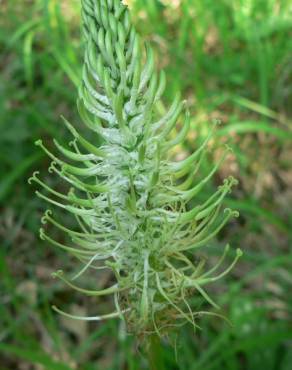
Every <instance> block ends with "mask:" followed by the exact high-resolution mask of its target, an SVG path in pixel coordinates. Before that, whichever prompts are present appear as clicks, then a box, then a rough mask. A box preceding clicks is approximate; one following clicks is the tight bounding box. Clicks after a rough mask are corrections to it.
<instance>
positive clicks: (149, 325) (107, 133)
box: [31, 0, 241, 335]
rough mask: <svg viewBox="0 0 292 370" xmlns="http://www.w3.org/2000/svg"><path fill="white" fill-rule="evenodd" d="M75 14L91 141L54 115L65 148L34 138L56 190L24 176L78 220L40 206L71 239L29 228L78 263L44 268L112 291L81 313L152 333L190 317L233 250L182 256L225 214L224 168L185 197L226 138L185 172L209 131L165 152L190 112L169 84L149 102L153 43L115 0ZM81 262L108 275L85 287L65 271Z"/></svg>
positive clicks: (154, 82)
mask: <svg viewBox="0 0 292 370" xmlns="http://www.w3.org/2000/svg"><path fill="white" fill-rule="evenodd" d="M82 19H83V30H84V36H85V41H86V48H85V58H84V65H83V73H82V83H81V85H80V88H79V98H78V110H79V113H80V116H81V118H82V120H83V122H84V124H85V125H86V126H87V128H88V130H89V131H90V132H91V133H92V134H91V135H90V137H91V141H89V140H87V139H85V138H84V137H83V136H82V135H80V134H79V133H78V132H77V130H76V129H75V128H74V127H73V126H72V125H71V124H70V123H69V122H68V121H67V120H66V119H64V123H65V125H66V126H67V128H68V130H69V131H70V133H71V134H72V136H73V141H72V142H70V145H69V146H67V147H65V146H63V145H62V144H60V143H59V142H58V141H56V140H54V144H55V146H56V150H57V151H58V152H59V153H60V157H58V156H57V155H55V154H53V153H52V152H50V151H49V150H48V149H47V148H46V147H45V146H44V145H43V143H42V141H38V142H37V143H36V144H37V145H39V146H40V147H41V148H42V149H43V150H44V151H45V152H46V153H47V155H48V156H49V157H50V158H51V159H52V163H51V166H50V168H49V171H50V172H51V173H54V174H56V175H58V176H59V177H60V178H62V179H63V180H64V181H65V182H66V183H68V184H69V185H70V187H71V188H70V190H69V192H68V194H62V193H59V192H57V191H55V190H53V189H51V188H50V187H49V186H48V185H46V184H45V183H44V182H43V181H41V180H40V179H39V178H38V173H35V174H34V175H33V177H32V178H31V181H35V182H36V183H37V184H38V185H39V186H41V187H42V188H43V189H44V190H45V192H46V194H44V193H41V192H37V195H38V196H40V197H41V198H43V199H44V200H46V201H47V202H49V203H51V204H52V205H55V206H58V207H61V208H62V209H64V210H65V211H67V212H69V213H71V214H72V215H73V216H75V218H76V219H77V221H78V225H79V230H78V231H76V230H70V229H68V228H67V227H66V226H64V225H62V224H61V223H60V222H58V221H57V220H55V219H54V218H53V215H52V213H51V212H46V214H45V215H44V217H43V219H42V222H43V224H46V223H51V224H53V225H54V226H55V227H57V228H58V229H60V230H62V231H63V232H64V233H66V234H68V235H69V236H70V238H71V240H72V245H70V246H67V245H64V244H61V243H59V242H57V241H56V240H53V239H52V238H51V237H50V236H48V235H47V234H46V232H45V230H44V229H41V232H40V235H41V238H42V239H44V240H47V241H49V242H50V243H52V244H54V245H55V246H56V247H58V248H61V249H63V250H65V251H66V252H68V253H71V254H72V255H74V256H75V257H77V258H78V260H79V261H80V262H81V263H82V268H81V270H80V272H79V273H78V274H77V275H75V276H74V277H73V279H71V280H70V279H69V278H66V277H65V276H64V274H63V273H62V272H61V271H58V272H56V273H55V275H54V277H56V278H60V279H61V280H63V281H64V282H65V283H66V284H68V285H69V286H71V287H73V288H75V289H77V290H78V291H80V292H82V293H84V294H87V295H90V296H105V295H112V296H113V302H114V305H115V311H114V312H112V313H110V314H108V315H104V316H96V317H86V318H84V319H87V320H101V319H108V318H112V317H120V318H122V319H123V320H125V322H126V325H127V329H128V331H129V332H131V333H135V334H138V335H146V334H147V333H152V332H154V331H155V332H157V333H158V334H159V335H163V334H164V333H165V331H167V330H168V328H169V327H170V326H172V325H174V324H175V325H181V324H183V323H186V322H189V323H191V324H192V325H194V326H196V322H195V319H196V307H191V305H190V303H189V298H190V297H192V296H193V295H201V296H202V297H203V298H204V299H206V300H207V301H208V303H210V304H211V305H213V306H215V307H217V305H216V303H215V302H214V301H213V300H212V299H211V298H210V297H209V295H208V294H207V293H206V291H205V285H206V284H207V283H210V282H213V281H216V280H217V279H219V278H220V277H222V276H223V275H224V274H226V273H227V272H228V271H229V270H230V269H231V268H232V267H233V265H234V264H235V262H236V261H237V259H238V258H239V257H240V255H241V251H240V250H238V251H237V255H236V258H235V260H234V262H233V263H232V264H231V266H230V267H229V268H228V269H227V270H225V271H224V272H222V273H219V274H216V271H217V269H218V268H219V267H220V265H221V263H222V261H223V259H224V257H225V255H226V254H227V252H228V248H229V247H228V246H227V247H226V248H225V251H224V253H223V255H222V258H221V259H220V260H219V261H218V263H217V265H215V266H214V267H213V268H212V269H211V270H209V271H205V270H204V268H203V264H202V263H201V262H200V261H198V259H194V258H193V257H192V256H193V255H194V254H195V253H196V252H197V251H198V250H199V249H201V248H203V247H204V246H206V245H207V244H208V242H209V241H210V240H211V239H212V238H213V237H214V236H215V235H216V234H217V233H218V232H219V231H220V230H221V228H222V227H223V226H224V225H225V224H226V223H227V222H228V220H229V219H230V218H231V217H236V216H237V212H235V211H232V210H230V209H226V210H224V212H222V209H221V208H222V201H223V199H224V197H225V196H226V195H227V194H228V193H229V192H230V190H231V188H232V186H234V185H235V184H236V180H235V179H234V178H232V177H230V178H228V179H226V180H224V182H223V184H222V185H221V186H220V187H219V188H218V190H217V191H216V192H215V193H214V194H212V196H211V197H209V198H208V199H206V200H205V201H204V202H199V201H198V200H197V198H198V197H197V196H198V194H199V193H200V192H202V191H203V189H204V186H205V185H206V184H207V183H208V181H209V180H210V179H211V177H212V176H213V175H214V173H215V172H216V171H217V169H218V167H219V166H220V164H221V163H222V161H223V160H224V158H225V155H226V153H227V152H228V148H227V149H226V152H225V154H224V155H223V156H222V158H221V159H220V160H219V162H218V163H216V164H214V167H213V168H212V170H211V171H210V173H209V174H208V175H207V176H206V177H205V178H203V179H200V180H198V179H197V171H198V168H199V166H200V164H201V162H202V159H203V158H204V155H205V154H206V151H207V145H208V142H209V140H210V138H211V136H212V132H211V130H210V134H209V136H208V137H207V138H206V140H205V141H204V142H203V143H202V144H201V146H200V147H199V148H198V149H197V150H196V151H195V152H194V153H193V154H191V155H190V156H189V157H187V158H185V159H183V160H181V161H177V162H176V161H172V160H171V159H169V157H170V155H169V153H171V151H172V149H173V148H174V147H175V146H176V145H179V144H181V143H183V141H184V139H185V138H186V136H187V134H188V132H189V129H190V114H189V112H188V111H187V109H186V106H185V102H182V101H181V100H180V98H179V95H178V96H177V97H176V98H175V99H174V101H173V103H172V104H171V106H170V107H169V109H168V110H167V112H166V113H165V114H162V115H161V114H160V113H159V112H160V111H159V109H158V108H157V107H158V105H157V104H158V102H159V100H160V99H161V96H162V94H163V92H164V89H165V86H166V79H165V74H164V72H163V71H162V72H160V73H157V72H156V70H155V67H154V64H155V63H154V55H153V51H152V49H151V47H150V46H149V45H144V44H143V43H142V42H141V40H140V38H139V36H138V34H137V33H136V31H135V29H134V27H133V26H132V23H131V20H130V15H129V11H128V9H127V7H126V6H125V5H123V4H122V2H121V1H120V0H82ZM178 123H179V125H178ZM178 127H180V129H179V128H178ZM174 133H175V134H174ZM190 203H192V204H196V206H195V207H193V208H191V207H190ZM194 261H195V262H194ZM91 268H94V269H101V268H110V269H111V270H112V272H113V277H114V278H115V279H116V283H114V284H113V285H112V286H110V287H107V288H105V289H102V290H93V291H91V290H87V289H85V288H81V287H79V286H77V285H75V283H73V282H72V281H73V280H76V279H78V278H79V277H80V276H81V275H82V274H83V273H84V272H85V271H87V270H88V269H91ZM95 271H96V270H95ZM56 310H58V311H59V312H62V311H60V310H59V309H57V308H56ZM67 315H68V314H67ZM69 316H70V315H69ZM77 318H78V317H77Z"/></svg>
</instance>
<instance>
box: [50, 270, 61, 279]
mask: <svg viewBox="0 0 292 370" xmlns="http://www.w3.org/2000/svg"><path fill="white" fill-rule="evenodd" d="M63 274H64V272H63V270H58V271H55V272H52V274H51V275H52V277H53V278H54V279H55V278H58V277H60V276H62V275H63Z"/></svg>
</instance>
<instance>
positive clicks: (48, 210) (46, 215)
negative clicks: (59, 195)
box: [41, 209, 53, 225]
mask: <svg viewBox="0 0 292 370" xmlns="http://www.w3.org/2000/svg"><path fill="white" fill-rule="evenodd" d="M52 214H53V212H52V211H51V210H50V209H47V210H46V212H45V213H44V215H43V217H42V218H41V223H42V224H43V225H46V223H47V221H48V217H49V216H52Z"/></svg>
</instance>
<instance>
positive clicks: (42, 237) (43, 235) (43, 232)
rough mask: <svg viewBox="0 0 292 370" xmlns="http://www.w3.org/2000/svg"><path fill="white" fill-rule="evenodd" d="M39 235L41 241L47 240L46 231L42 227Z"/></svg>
mask: <svg viewBox="0 0 292 370" xmlns="http://www.w3.org/2000/svg"><path fill="white" fill-rule="evenodd" d="M39 233H40V238H41V240H46V239H45V230H44V229H43V228H42V227H41V228H40V231H39Z"/></svg>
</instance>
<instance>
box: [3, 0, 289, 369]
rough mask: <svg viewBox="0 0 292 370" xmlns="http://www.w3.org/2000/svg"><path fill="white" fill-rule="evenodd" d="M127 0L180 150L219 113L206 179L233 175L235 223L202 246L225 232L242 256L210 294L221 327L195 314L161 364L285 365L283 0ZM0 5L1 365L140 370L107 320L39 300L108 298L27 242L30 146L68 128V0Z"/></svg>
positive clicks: (72, 16)
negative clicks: (186, 116)
mask: <svg viewBox="0 0 292 370" xmlns="http://www.w3.org/2000/svg"><path fill="white" fill-rule="evenodd" d="M132 3H133V5H132V6H133V18H134V22H135V23H136V25H137V28H138V29H139V31H140V32H141V34H142V35H143V36H144V37H145V39H149V40H150V41H151V43H152V45H153V47H154V48H155V49H156V58H157V63H158V66H159V67H165V68H166V72H167V78H168V83H169V85H168V86H169V87H168V89H167V96H166V102H167V101H168V100H169V99H171V98H172V97H173V96H174V94H175V92H176V90H177V89H180V90H181V91H182V93H183V96H184V97H185V98H187V99H188V101H189V105H190V109H191V111H192V114H193V115H192V116H193V119H192V127H193V134H192V136H191V137H189V139H188V143H187V145H186V146H185V147H184V148H182V149H181V150H182V151H192V150H193V148H194V147H195V146H196V145H197V143H198V142H199V141H200V140H201V135H204V134H205V132H206V130H207V129H208V127H209V125H210V123H211V122H212V120H213V119H219V120H221V121H222V124H221V125H219V127H218V129H217V131H216V136H215V139H214V144H215V146H216V145H219V144H222V143H227V142H228V143H229V145H231V146H232V148H233V151H234V152H233V155H232V156H231V157H230V158H229V159H228V160H227V162H226V164H225V165H223V166H222V168H221V170H220V172H219V175H218V176H217V177H216V178H215V179H214V186H216V185H218V184H219V183H220V181H221V179H222V178H224V176H225V175H226V174H229V173H232V174H233V175H235V176H236V177H237V178H239V180H240V185H239V186H238V188H237V189H236V191H235V192H234V194H233V195H232V197H230V198H229V200H228V202H227V203H226V204H227V206H232V207H235V208H237V209H239V210H240V212H241V217H240V218H239V219H238V221H236V222H232V223H231V224H229V226H228V227H227V228H226V229H225V230H224V231H223V232H222V233H221V235H220V238H219V239H218V240H216V241H214V242H213V243H212V244H211V245H210V247H209V250H207V251H206V252H205V253H208V255H209V256H211V258H214V259H215V258H216V256H219V255H220V253H219V251H220V248H222V245H223V244H224V241H225V240H228V241H231V243H232V245H233V246H234V247H240V248H242V249H243V250H244V253H245V254H244V258H242V260H241V262H240V263H239V265H238V266H237V267H236V269H235V270H234V272H233V276H231V277H228V278H225V280H224V281H223V282H221V283H218V285H217V287H216V289H215V291H214V292H213V296H214V295H215V297H217V302H218V303H219V304H220V305H221V307H222V312H223V313H224V314H225V315H226V316H227V317H228V318H229V319H230V320H231V322H232V326H230V325H229V324H228V323H225V322H224V321H221V320H218V319H217V318H215V317H202V319H201V320H200V322H199V323H200V326H201V327H202V330H201V331H198V332H197V333H195V334H194V333H193V332H192V330H191V328H187V329H183V330H182V332H181V335H180V337H179V338H178V342H177V358H178V363H179V365H177V363H176V360H175V354H174V351H173V349H172V348H171V347H170V346H168V345H166V344H165V345H164V351H163V356H164V358H165V361H166V364H167V369H182V370H185V369H194V370H197V369H202V370H203V369H204V370H206V369H214V370H221V369H227V370H241V369H246V370H257V369H261V368H264V369H265V370H288V369H290V366H291V362H292V358H291V340H292V328H291V326H290V327H289V324H288V322H289V310H290V311H291V306H292V305H291V304H292V302H291V293H290V292H291V284H292V276H291V270H292V255H291V253H292V251H291V248H290V245H291V241H292V240H291V239H292V231H291V230H292V214H291V202H292V196H291V190H290V189H291V186H292V177H291V174H292V165H291V155H292V140H291V138H292V123H291V100H292V89H291V75H292V74H291V69H292V67H291V66H292V64H291V50H292V37H291V36H292V13H291V2H290V1H289V0H287V1H284V0H282V1H281V0H265V1H263V0H249V1H242V0H241V1H240V0H233V1H224V0H223V1H217V2H216V1H213V0H184V1H180V2H179V1H178V2H177V3H178V4H179V5H178V8H173V5H171V4H174V3H176V2H171V1H164V2H159V1H156V0H143V1H142V0H136V1H132ZM163 3H164V4H166V5H163ZM60 4H62V6H60ZM1 8H2V9H3V11H2V14H4V16H2V17H1V19H0V28H1V33H0V50H1V59H0V70H1V84H0V145H1V153H0V156H1V162H0V173H1V181H0V201H1V215H0V237H1V250H0V289H1V302H0V317H1V323H0V369H5V370H6V369H17V368H20V366H22V365H21V364H23V363H27V364H33V365H35V364H41V365H42V366H43V368H44V369H56V370H58V369H74V368H78V369H79V368H80V369H82V370H83V369H84V370H87V369H88V370H90V369H113V370H117V369H130V370H133V369H137V370H138V369H143V368H145V369H146V365H145V364H146V361H145V359H144V358H143V355H142V354H140V353H138V352H136V351H135V345H134V344H133V340H132V339H131V338H128V337H124V336H123V330H122V327H120V324H119V323H118V322H116V321H113V322H109V323H106V324H95V323H92V324H90V325H89V324H88V325H83V324H81V323H79V322H78V323H76V322H73V323H72V322H71V321H67V320H66V321H64V320H63V319H61V318H60V317H59V316H58V315H56V314H55V313H53V312H52V310H51V308H50V307H51V305H52V304H57V305H58V306H60V307H62V308H64V310H67V311H70V312H75V311H76V312H79V311H80V310H85V312H88V313H94V312H95V309H96V308H98V311H99V312H103V310H104V311H107V309H106V306H107V305H109V304H110V303H109V302H105V301H104V300H102V299H99V300H94V299H91V298H84V297H82V296H79V295H77V294H75V293H72V292H71V291H70V290H68V289H67V288H66V287H65V286H63V285H62V284H59V283H57V282H55V281H54V280H53V279H52V278H51V276H50V274H51V272H53V271H54V270H56V269H58V267H59V266H61V265H62V267H63V268H64V269H65V270H72V266H73V269H74V266H75V265H74V261H73V260H67V259H66V256H65V255H64V254H63V253H60V252H58V251H57V250H54V249H53V248H52V247H49V246H48V245H44V243H42V242H40V241H39V240H38V237H37V235H38V228H39V218H40V215H41V213H42V211H43V207H44V205H43V204H41V203H40V202H39V201H38V200H37V199H36V197H35V196H34V189H33V188H32V187H29V186H28V184H27V178H28V177H29V176H30V174H31V173H32V172H33V171H34V170H35V169H36V168H42V172H43V174H44V176H45V171H46V170H45V168H46V167H47V164H48V163H47V160H46V158H45V157H43V156H41V155H40V154H39V151H38V149H37V148H36V147H35V146H34V142H35V140H37V139H39V138H40V137H42V138H43V140H45V141H46V144H47V145H48V146H49V147H50V145H51V143H52V140H51V138H52V136H54V137H55V138H58V139H60V140H62V139H64V137H65V135H67V134H66V133H65V130H64V128H63V125H62V124H61V120H60V115H61V114H63V115H65V116H66V117H67V118H68V119H69V120H71V121H72V122H75V123H76V124H77V125H79V124H80V119H79V118H78V115H77V109H76V104H75V99H76V85H77V84H78V81H79V75H80V66H81V63H82V42H81V40H80V35H79V33H80V32H79V30H80V19H79V2H78V1H77V0H72V1H69V0H66V1H62V2H59V1H56V0H55V1H54V0H34V1H30V2H27V3H26V4H25V5H24V3H23V2H22V1H20V0H9V1H8V0H6V1H5V0H4V1H2V2H1ZM2 9H1V10H2ZM162 109H163V107H162ZM217 156H218V150H215V151H214V152H211V153H210V155H209V157H208V158H207V159H206V161H205V163H204V171H208V168H210V166H211V164H212V160H213V159H214V157H217ZM48 181H53V180H52V178H51V177H50V180H48ZM55 181H56V180H55ZM52 185H53V186H55V187H58V186H60V185H59V184H58V183H57V182H56V183H54V184H52ZM208 190H209V191H210V192H211V191H212V189H208ZM55 237H56V238H57V239H59V240H60V238H61V235H55ZM107 279H108V277H107V276H106V275H105V277H104V282H103V283H104V284H105V283H106V281H107ZM213 289H214V288H213ZM2 292H3V293H2ZM289 293H290V294H289ZM194 299H197V298H196V297H194ZM197 304H198V305H199V306H200V305H201V302H200V301H198V302H197ZM204 308H205V307H204V306H202V307H201V308H200V309H202V311H203V310H204ZM78 310H79V311H78ZM32 368H36V367H32Z"/></svg>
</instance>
